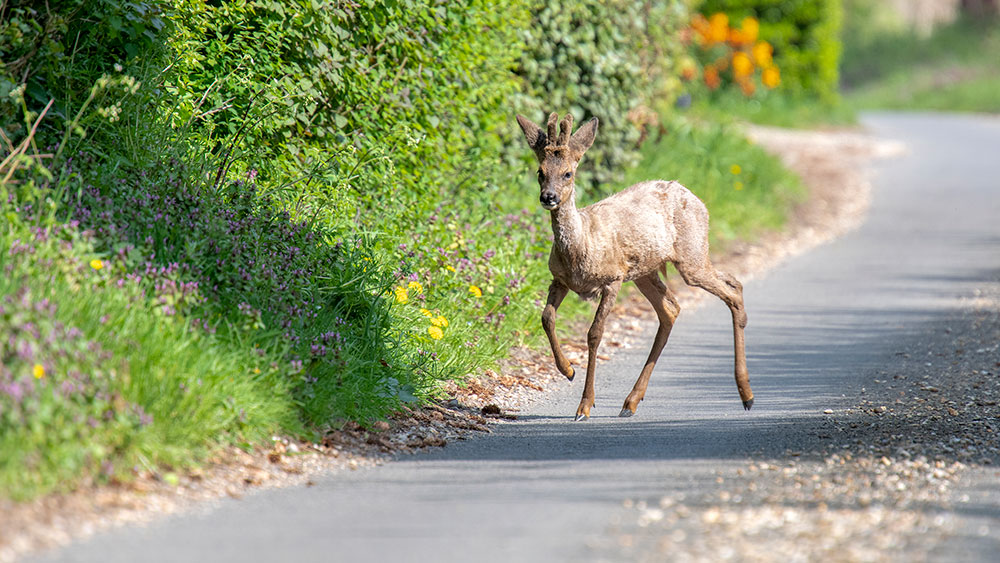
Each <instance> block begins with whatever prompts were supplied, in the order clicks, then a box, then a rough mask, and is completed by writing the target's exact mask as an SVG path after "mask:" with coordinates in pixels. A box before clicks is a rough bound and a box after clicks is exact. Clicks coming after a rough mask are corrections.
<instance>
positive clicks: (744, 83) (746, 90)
mask: <svg viewBox="0 0 1000 563" xmlns="http://www.w3.org/2000/svg"><path fill="white" fill-rule="evenodd" d="M740 90H743V95H745V96H747V97H750V96H753V93H754V92H756V91H757V87H756V86H754V84H753V82H751V81H750V80H740Z"/></svg>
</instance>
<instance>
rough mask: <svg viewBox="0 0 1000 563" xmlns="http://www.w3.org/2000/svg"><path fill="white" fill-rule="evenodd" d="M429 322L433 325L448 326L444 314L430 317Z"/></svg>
mask: <svg viewBox="0 0 1000 563" xmlns="http://www.w3.org/2000/svg"><path fill="white" fill-rule="evenodd" d="M431 324H432V325H434V326H439V327H442V328H445V327H447V326H448V319H446V318H444V315H438V316H436V317H432V318H431Z"/></svg>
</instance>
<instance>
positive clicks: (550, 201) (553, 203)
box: [538, 192, 559, 211]
mask: <svg viewBox="0 0 1000 563" xmlns="http://www.w3.org/2000/svg"><path fill="white" fill-rule="evenodd" d="M538 201H540V202H541V203H542V207H544V208H545V209H548V210H550V211H551V210H553V209H555V208H556V207H559V195H558V194H556V193H555V192H542V195H540V196H538Z"/></svg>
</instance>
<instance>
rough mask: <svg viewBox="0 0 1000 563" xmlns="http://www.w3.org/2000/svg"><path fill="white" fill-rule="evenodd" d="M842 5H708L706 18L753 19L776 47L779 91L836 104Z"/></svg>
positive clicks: (773, 0)
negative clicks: (717, 14)
mask: <svg viewBox="0 0 1000 563" xmlns="http://www.w3.org/2000/svg"><path fill="white" fill-rule="evenodd" d="M840 2H841V0H792V1H788V0H704V2H703V3H702V4H701V6H700V7H699V11H700V12H701V13H702V14H705V15H706V16H710V15H711V14H714V13H717V12H722V13H725V14H727V15H728V16H729V19H730V21H734V22H739V21H742V20H743V19H744V18H746V17H754V18H756V19H757V20H758V21H759V22H760V37H761V39H764V40H766V41H768V42H769V43H770V44H771V45H772V46H773V47H774V62H775V64H776V65H777V66H778V67H779V68H780V69H781V86H780V89H781V90H783V91H785V92H789V93H791V94H793V95H795V96H816V97H818V98H820V99H821V100H822V101H824V102H828V103H833V102H835V101H836V100H837V89H838V86H839V83H838V81H839V79H838V65H839V62H840V26H841V17H842V9H841V4H840Z"/></svg>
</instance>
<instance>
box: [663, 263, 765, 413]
mask: <svg viewBox="0 0 1000 563" xmlns="http://www.w3.org/2000/svg"><path fill="white" fill-rule="evenodd" d="M675 265H676V266H677V270H678V271H679V272H680V273H681V277H683V278H684V282H685V283H687V284H688V285H692V286H696V287H700V288H702V289H704V290H705V291H708V292H709V293H711V294H712V295H715V296H716V297H718V298H719V299H722V300H723V301H724V302H725V303H726V305H727V306H728V307H729V310H730V311H731V312H732V314H733V348H734V353H735V356H736V361H735V364H736V366H735V368H736V369H735V371H736V387H737V389H739V392H740V399H742V401H743V408H744V409H746V410H750V407H752V406H753V391H751V390H750V375H749V374H748V373H747V358H746V344H745V341H744V336H743V329H744V328H745V327H746V326H747V313H746V309H745V308H744V306H743V285H742V284H741V283H740V282H739V281H738V280H737V279H736V278H735V277H733V276H732V275H730V274H728V273H725V272H720V271H718V270H716V269H715V268H714V267H713V266H712V262H711V261H710V260H709V259H708V256H707V255H706V256H704V257H703V259H701V260H698V261H697V262H677V263H676V264H675Z"/></svg>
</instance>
